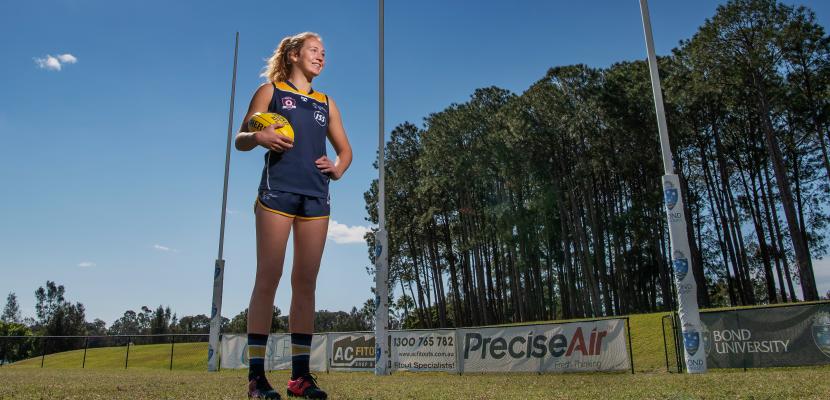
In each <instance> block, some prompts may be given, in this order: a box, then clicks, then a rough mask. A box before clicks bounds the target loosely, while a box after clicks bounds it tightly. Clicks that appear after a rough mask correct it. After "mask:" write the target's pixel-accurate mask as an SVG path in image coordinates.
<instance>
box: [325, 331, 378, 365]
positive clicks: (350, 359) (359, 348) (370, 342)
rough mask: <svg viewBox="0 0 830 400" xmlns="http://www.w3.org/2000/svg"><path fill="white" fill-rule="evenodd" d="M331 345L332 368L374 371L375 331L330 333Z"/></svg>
mask: <svg viewBox="0 0 830 400" xmlns="http://www.w3.org/2000/svg"><path fill="white" fill-rule="evenodd" d="M329 346H330V348H329V354H330V355H331V360H330V366H331V369H332V370H340V371H374V369H375V334H374V333H373V332H366V333H361V332H356V333H330V334H329Z"/></svg>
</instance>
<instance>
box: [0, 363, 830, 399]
mask: <svg viewBox="0 0 830 400" xmlns="http://www.w3.org/2000/svg"><path fill="white" fill-rule="evenodd" d="M246 374H247V371H238V370H237V371H223V372H220V373H208V372H198V371H172V372H171V371H164V370H150V369H136V370H123V369H116V370H101V369H97V370H81V369H23V368H5V367H3V368H0V382H2V383H1V384H0V399H4V400H5V399H23V400H41V399H67V400H69V399H130V400H150V399H240V400H242V399H245V398H246V395H245V384H246V382H245V378H246ZM269 378H270V379H271V381H272V382H273V383H274V384H275V386H277V387H280V388H281V387H284V386H283V385H284V384H285V381H286V379H287V378H288V373H287V372H277V373H269ZM319 382H320V385H321V386H322V387H323V388H325V389H326V390H327V391H328V392H329V394H330V398H331V399H372V400H386V399H389V400H391V399H436V400H440V399H479V400H484V399H516V400H520V399H521V400H524V399H600V398H601V399H827V398H830V368H826V367H822V368H811V369H802V368H798V369H783V368H779V369H764V370H750V371H749V372H742V371H740V370H738V371H717V372H712V373H709V374H705V375H687V374H668V373H664V372H651V373H639V374H635V375H631V374H624V373H618V374H546V375H536V374H488V375H471V374H465V375H463V376H459V375H453V374H446V373H428V372H423V373H395V374H393V375H392V376H388V377H377V376H374V375H373V374H371V373H367V372H351V373H349V372H339V373H331V374H320V376H319ZM282 392H283V394H284V393H285V391H284V390H283V391H282Z"/></svg>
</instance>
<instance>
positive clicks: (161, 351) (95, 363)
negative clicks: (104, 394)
mask: <svg viewBox="0 0 830 400" xmlns="http://www.w3.org/2000/svg"><path fill="white" fill-rule="evenodd" d="M207 347H208V346H207V343H177V344H176V345H175V346H173V369H174V370H190V371H206V370H207ZM126 356H127V346H119V347H101V348H92V349H88V350H87V352H86V364H85V365H84V350H73V351H66V352H62V353H55V354H48V355H46V357H45V358H44V359H43V367H44V368H81V366H82V365H83V366H84V368H89V369H123V368H124V362H125V360H126ZM40 364H41V357H35V358H30V359H28V360H23V361H19V362H17V363H14V364H12V365H11V366H7V367H3V368H4V369H8V368H40ZM127 367H128V368H129V369H133V368H145V369H169V368H170V344H147V345H137V346H136V345H134V346H130V359H129V362H128V364H127Z"/></svg>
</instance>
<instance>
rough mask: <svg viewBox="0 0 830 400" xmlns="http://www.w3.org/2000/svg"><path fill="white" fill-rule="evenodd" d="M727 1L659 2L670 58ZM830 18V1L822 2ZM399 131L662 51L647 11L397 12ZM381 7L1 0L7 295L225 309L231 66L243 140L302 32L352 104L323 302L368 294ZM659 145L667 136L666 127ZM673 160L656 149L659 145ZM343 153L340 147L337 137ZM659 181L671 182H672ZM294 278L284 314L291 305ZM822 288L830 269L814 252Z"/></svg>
mask: <svg viewBox="0 0 830 400" xmlns="http://www.w3.org/2000/svg"><path fill="white" fill-rule="evenodd" d="M720 3H722V2H720V1H713V0H697V1H693V2H692V1H684V2H681V1H669V0H660V1H652V2H651V4H650V11H651V17H652V25H653V30H654V40H655V47H656V51H657V53H658V54H660V55H665V54H668V53H669V52H670V51H671V49H672V48H674V47H676V46H677V44H678V42H679V41H680V40H682V39H688V38H691V36H692V35H693V34H694V33H695V32H696V30H697V28H698V27H699V26H700V25H701V24H702V23H703V22H704V21H705V19H706V18H708V17H711V16H712V15H713V14H714V12H715V9H716V7H717V5H718V4H720ZM787 3H790V4H804V5H807V6H808V7H810V8H812V9H813V10H814V11H815V12H816V14H817V17H818V21H819V23H820V24H821V25H823V26H825V27H827V26H830V3H828V2H823V1H805V2H803V3H802V2H798V3H793V2H791V1H787ZM385 8H386V12H385V33H386V35H385V44H386V57H385V88H386V104H385V108H386V119H385V121H386V126H385V131H386V132H387V133H388V132H389V130H391V129H392V128H393V127H394V126H396V125H398V124H400V123H402V122H404V121H410V122H413V123H416V124H421V123H422V122H423V118H424V117H425V116H427V115H429V113H432V112H436V111H440V110H442V109H444V108H445V107H447V106H448V105H450V104H451V103H458V102H463V101H466V100H467V99H468V98H469V96H470V95H471V94H472V93H473V91H474V90H475V89H476V88H480V87H486V86H493V85H495V86H499V87H502V88H505V89H509V90H511V91H514V92H516V93H521V92H523V91H524V90H526V89H527V88H528V87H529V86H530V85H531V84H533V83H534V82H536V81H537V80H539V79H540V78H542V77H543V76H544V74H545V72H546V71H547V69H548V68H550V67H553V66H559V65H569V64H576V63H583V64H587V65H590V66H593V67H607V66H610V65H611V64H613V63H614V62H619V61H631V60H639V59H645V57H646V52H645V44H644V41H643V31H642V25H641V19H640V10H639V3H638V1H637V0H602V1H600V0H595V1H582V2H578V1H567V2H566V1H541V0H539V1H528V0H514V1H509V2H506V1H477V2H465V1H460V0H442V1H437V0H426V1H419V2H404V1H387V2H386V6H385ZM377 22H378V3H377V1H359V0H350V1H342V0H339V1H338V0H318V1H315V2H313V3H309V2H299V1H296V2H285V1H239V2H233V3H229V2H225V1H214V0H205V1H198V2H197V1H176V2H169V1H143V2H113V1H102V0H61V1H41V0H29V1H19V0H18V1H4V2H2V4H0V35H2V37H3V38H4V39H3V40H2V41H0V54H2V56H1V57H0V77H2V78H0V79H2V85H1V86H0V140H2V145H0V182H2V183H3V184H2V185H0V198H1V199H2V203H0V204H2V205H0V256H1V257H2V258H1V259H0V296H2V299H0V302H3V304H5V296H6V295H7V294H8V293H10V292H15V293H16V294H17V296H18V301H19V303H20V305H21V310H22V312H23V314H24V316H27V317H34V315H35V311H34V306H35V298H34V291H35V290H36V289H37V288H38V287H39V286H43V285H44V284H45V282H46V281H47V280H52V281H55V282H57V283H58V284H61V285H64V286H65V288H66V297H67V299H68V300H70V301H72V302H81V303H83V304H84V306H85V307H86V313H87V320H89V321H91V320H93V319H95V318H100V319H102V320H104V321H105V322H107V324H108V325H109V324H111V323H112V322H113V321H114V320H116V319H117V318H119V317H120V316H121V315H123V313H124V311H126V310H128V309H132V310H138V309H140V307H141V306H143V305H147V306H149V307H156V306H158V305H164V306H170V307H171V308H172V309H173V311H174V312H176V313H177V314H178V316H180V317H181V316H184V315H195V314H208V315H209V314H210V305H211V295H212V274H213V265H214V262H215V260H216V258H217V255H218V244H219V225H220V212H221V205H222V186H223V174H224V165H225V164H224V163H225V146H226V141H227V128H228V108H229V105H230V89H231V75H232V68H233V45H234V34H235V32H237V31H238V32H239V34H240V46H239V63H238V72H237V74H238V76H237V85H236V101H235V108H234V114H233V121H234V132H236V129H237V128H238V126H239V124H240V122H241V119H242V117H243V116H244V113H245V111H246V109H247V105H248V102H249V101H250V98H251V95H252V94H253V92H254V90H255V89H256V87H257V86H258V85H259V84H261V83H262V82H263V78H261V77H260V76H259V74H260V73H261V71H262V67H263V66H264V62H265V61H264V60H265V59H266V58H267V57H269V56H270V55H271V54H272V52H273V50H274V48H275V47H276V45H277V44H278V43H279V40H280V39H281V38H283V37H285V36H288V35H291V34H294V33H298V32H303V31H313V32H317V33H319V34H320V35H321V36H322V37H323V42H324V44H325V46H326V52H327V62H326V67H325V69H324V71H323V73H322V75H321V76H320V77H319V78H317V79H315V81H314V87H315V89H316V90H319V91H321V92H324V93H326V94H328V95H329V96H331V97H332V98H334V99H335V100H336V101H337V104H338V107H339V108H340V111H341V114H342V116H343V121H344V127H345V129H346V132H347V135H348V137H349V139H350V142H351V145H352V147H353V151H354V162H353V163H352V166H351V168H350V169H349V171H348V172H347V173H346V175H345V176H344V177H343V179H341V180H340V181H337V182H332V185H331V198H332V215H331V227H330V232H329V240H328V241H327V244H326V249H325V252H324V255H323V260H322V266H321V272H320V274H319V278H318V285H317V308H318V309H327V310H344V311H348V310H350V309H351V308H352V307H353V306H357V307H360V306H361V305H362V304H363V302H364V301H365V300H366V299H368V298H369V297H370V296H371V295H370V287H371V286H373V278H372V277H370V276H369V275H368V274H367V273H366V266H367V265H368V264H369V261H368V257H367V254H368V253H367V248H366V245H365V243H364V242H363V241H362V233H363V232H365V231H366V229H368V227H369V224H368V222H367V221H366V219H365V217H366V211H365V203H364V200H363V192H365V191H366V190H367V189H368V187H369V184H370V182H371V180H372V179H374V178H375V177H376V176H377V171H376V170H374V169H373V168H372V161H373V160H374V158H375V154H376V153H375V152H376V149H377V143H378V25H377ZM655 134H656V132H655ZM655 151H658V149H655ZM328 152H329V154H330V155H332V154H334V152H333V150H332V148H331V147H330V146H329V151H328ZM263 154H264V149H261V148H258V149H255V150H253V151H250V152H239V151H235V150H234V151H232V153H231V166H230V178H229V191H228V215H227V221H226V230H225V242H224V255H223V258H224V259H225V262H226V264H225V265H226V266H225V282H224V296H223V297H224V299H223V307H222V310H223V312H222V314H223V315H224V316H226V317H233V316H234V315H236V314H237V313H239V312H240V311H242V310H244V309H245V308H246V307H247V306H248V301H249V298H250V292H251V288H252V286H253V280H254V273H255V267H256V253H255V250H256V247H255V231H254V215H253V209H252V205H253V201H254V197H255V195H256V189H257V186H258V184H259V179H260V173H261V170H262V163H263V159H262V156H263ZM656 173H660V171H656ZM286 260H287V261H286V264H288V265H286V269H285V273H284V275H285V278H284V279H283V282H282V283H281V285H280V288H279V289H278V290H277V298H276V305H277V306H278V307H279V308H280V309H282V310H283V313H287V311H288V308H289V302H290V284H289V280H288V278H287V277H288V271H289V269H290V264H289V261H288V260H291V251H290V249H289V251H288V253H287V255H286ZM815 272H816V278H817V281H818V283H819V290H820V293H825V292H827V291H828V290H830V262H828V261H827V260H816V261H815Z"/></svg>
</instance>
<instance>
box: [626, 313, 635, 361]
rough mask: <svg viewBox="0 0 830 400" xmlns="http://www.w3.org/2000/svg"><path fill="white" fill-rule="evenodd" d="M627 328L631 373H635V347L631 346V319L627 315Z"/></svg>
mask: <svg viewBox="0 0 830 400" xmlns="http://www.w3.org/2000/svg"><path fill="white" fill-rule="evenodd" d="M625 330H626V331H627V332H626V333H628V360H629V362H630V363H631V374H632V375H634V349H633V348H631V321H629V319H628V317H625Z"/></svg>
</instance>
